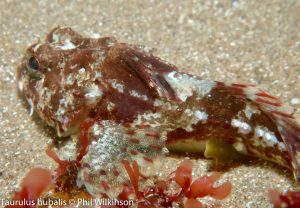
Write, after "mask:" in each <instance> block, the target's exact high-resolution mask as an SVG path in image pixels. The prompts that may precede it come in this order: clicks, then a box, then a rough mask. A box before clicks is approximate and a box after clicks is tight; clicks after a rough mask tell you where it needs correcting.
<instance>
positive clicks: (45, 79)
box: [16, 27, 300, 196]
mask: <svg viewBox="0 0 300 208" xmlns="http://www.w3.org/2000/svg"><path fill="white" fill-rule="evenodd" d="M16 76H17V82H18V89H19V92H20V94H22V96H24V97H25V99H26V100H27V102H28V104H29V106H30V114H33V113H36V114H37V115H38V116H39V117H40V118H41V119H42V120H43V121H44V122H45V123H47V124H48V125H49V126H52V127H53V128H55V129H56V132H57V135H58V136H59V137H72V138H75V139H74V140H75V145H74V142H73V143H72V142H70V143H71V144H72V145H70V146H72V148H73V149H74V152H75V153H74V152H73V153H72V154H73V159H74V158H75V159H74V160H76V161H77V163H78V164H80V165H78V171H77V173H76V178H75V180H76V185H77V186H78V187H85V188H86V189H87V191H88V193H90V194H91V195H93V196H99V195H101V194H102V193H106V194H107V195H109V196H116V194H118V193H120V192H121V191H122V184H124V183H127V182H128V181H129V180H130V179H129V177H128V175H127V172H128V168H127V169H126V167H129V166H128V164H129V163H132V162H135V163H136V164H138V166H139V168H140V172H141V175H143V176H145V178H147V177H150V176H155V175H157V174H158V172H159V170H161V169H163V167H164V160H165V158H166V157H167V156H168V155H169V154H170V152H176V153H193V154H202V155H204V156H205V157H206V158H212V159H215V160H216V161H218V162H227V161H232V160H241V159H242V158H245V157H244V156H251V157H257V158H262V159H265V160H268V161H271V162H274V163H277V164H279V165H281V166H284V167H287V168H289V169H291V170H292V172H293V175H294V178H295V180H297V181H299V179H300V126H299V124H298V123H297V122H296V120H295V118H294V115H293V112H290V111H289V110H287V107H286V106H285V105H284V104H283V103H282V102H281V101H280V99H279V98H277V97H275V96H273V95H270V94H269V93H267V92H265V91H263V90H261V89H259V88H258V87H256V86H254V85H251V84H237V83H226V82H221V81H212V80H206V79H201V78H200V77H198V76H196V75H192V74H188V73H184V72H180V71H179V70H178V69H177V67H176V66H174V65H172V64H170V63H168V62H166V61H164V60H162V59H160V58H158V57H156V56H154V55H153V54H151V52H150V51H149V50H147V49H146V48H144V47H141V46H138V45H132V44H127V43H122V42H118V41H117V40H116V39H115V38H113V37H102V38H88V37H83V36H82V35H80V34H79V33H77V32H75V31H74V30H72V29H71V28H69V27H57V28H55V29H53V30H52V31H51V32H50V33H49V34H48V35H47V36H46V38H45V40H44V41H40V40H39V41H38V42H37V43H35V44H33V45H31V46H30V47H29V48H28V49H27V51H26V56H25V58H24V60H23V61H22V63H21V64H20V65H19V67H18V69H17V75H16ZM74 140H71V141H74ZM80 146H81V148H80ZM70 148H71V147H70ZM70 148H69V149H70ZM72 148H71V149H72ZM66 149H68V148H65V149H64V151H66ZM64 151H60V152H59V153H58V154H59V156H60V157H65V155H66V153H64ZM68 154H69V153H68ZM57 160H58V159H57ZM147 183H148V182H147V180H144V184H145V185H147ZM111 190H114V191H111ZM115 190H119V191H115Z"/></svg>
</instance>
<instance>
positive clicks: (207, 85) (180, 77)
mask: <svg viewBox="0 0 300 208" xmlns="http://www.w3.org/2000/svg"><path fill="white" fill-rule="evenodd" d="M165 79H166V81H167V82H168V83H169V84H170V85H171V87H172V88H173V89H174V90H175V92H176V94H177V96H178V97H179V99H180V100H182V101H186V99H187V98H188V97H190V96H192V95H193V93H194V92H196V93H197V94H198V95H199V96H201V97H203V96H205V95H206V94H208V93H209V92H210V91H211V90H212V88H213V87H214V86H215V82H214V81H209V80H199V79H198V78H195V77H194V76H191V75H188V74H182V73H177V72H176V71H173V72H170V73H169V74H168V75H167V76H165Z"/></svg>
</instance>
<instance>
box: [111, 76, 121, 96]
mask: <svg viewBox="0 0 300 208" xmlns="http://www.w3.org/2000/svg"><path fill="white" fill-rule="evenodd" d="M110 82H111V86H112V88H114V89H116V90H117V91H118V92H120V93H123V92H124V85H123V84H121V83H118V82H117V80H115V79H112V80H110Z"/></svg>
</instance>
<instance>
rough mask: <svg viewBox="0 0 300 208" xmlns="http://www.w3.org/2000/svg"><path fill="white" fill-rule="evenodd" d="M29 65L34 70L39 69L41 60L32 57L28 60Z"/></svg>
mask: <svg viewBox="0 0 300 208" xmlns="http://www.w3.org/2000/svg"><path fill="white" fill-rule="evenodd" d="M27 65H28V67H29V68H30V69H31V70H33V71H37V70H38V69H39V62H38V60H37V59H36V58H35V57H33V56H32V57H30V59H29V60H28V63H27Z"/></svg>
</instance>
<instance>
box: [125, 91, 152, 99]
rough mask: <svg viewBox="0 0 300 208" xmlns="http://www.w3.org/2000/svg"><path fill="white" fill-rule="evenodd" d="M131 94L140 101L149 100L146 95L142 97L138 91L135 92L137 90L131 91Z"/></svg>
mask: <svg viewBox="0 0 300 208" xmlns="http://www.w3.org/2000/svg"><path fill="white" fill-rule="evenodd" d="M129 94H130V95H131V96H133V97H137V98H140V99H142V100H145V101H146V100H148V97H147V96H146V95H141V94H139V93H138V92H137V91H135V90H130V91H129Z"/></svg>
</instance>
